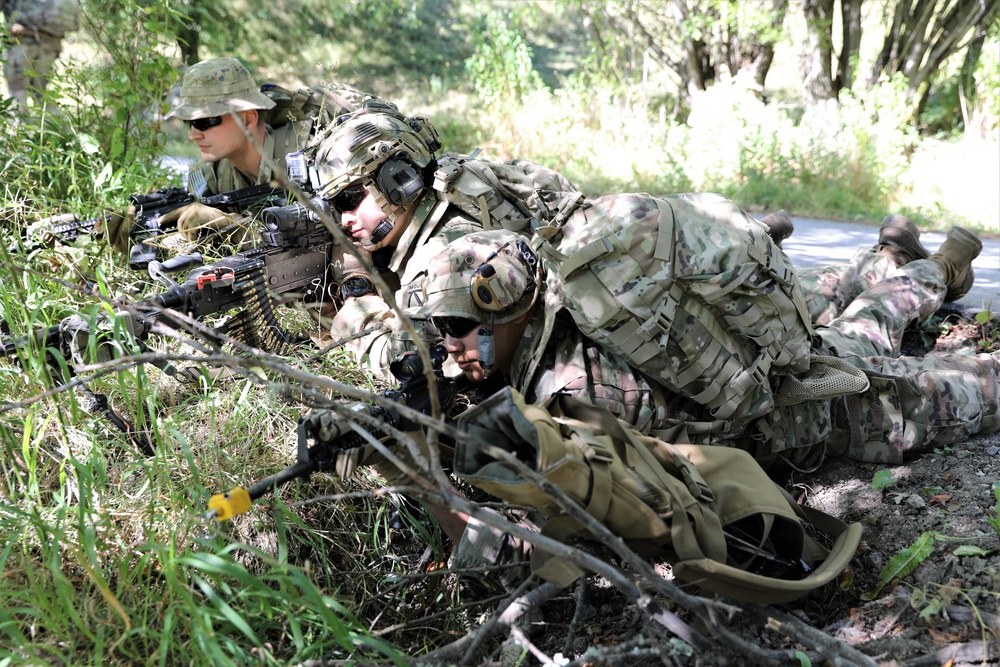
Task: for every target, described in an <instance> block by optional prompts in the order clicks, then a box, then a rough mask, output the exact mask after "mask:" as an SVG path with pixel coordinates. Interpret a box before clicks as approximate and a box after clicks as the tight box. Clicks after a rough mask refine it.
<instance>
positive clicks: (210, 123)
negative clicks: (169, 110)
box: [184, 116, 222, 132]
mask: <svg viewBox="0 0 1000 667" xmlns="http://www.w3.org/2000/svg"><path fill="white" fill-rule="evenodd" d="M184 122H185V123H187V126H188V127H193V128H194V129H196V130H198V131H199V132H204V131H205V130H210V129H212V128H213V127H217V126H219V125H222V116H209V117H208V118H195V119H194V120H186V121H184Z"/></svg>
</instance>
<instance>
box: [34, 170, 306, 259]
mask: <svg viewBox="0 0 1000 667" xmlns="http://www.w3.org/2000/svg"><path fill="white" fill-rule="evenodd" d="M128 201H129V205H130V207H132V208H133V210H134V211H135V221H134V223H133V224H132V229H131V230H130V232H129V236H130V237H131V240H132V247H131V248H130V250H129V259H128V265H129V268H131V269H133V270H137V271H145V270H147V269H148V267H149V263H150V262H152V261H154V260H156V259H158V258H159V257H160V249H159V246H158V244H157V243H156V240H157V237H159V236H160V235H162V234H165V233H167V232H170V231H173V230H174V229H176V228H177V225H176V223H165V224H163V225H161V224H160V216H161V215H164V214H166V213H169V212H170V211H173V210H176V209H178V208H181V207H182V206H187V205H188V204H191V203H193V202H195V201H200V202H201V203H202V204H205V205H206V206H210V207H212V208H217V209H219V210H221V211H225V212H227V213H243V212H245V211H247V210H248V209H251V208H255V207H260V206H267V205H271V206H274V205H278V204H284V203H285V202H286V201H287V195H286V193H285V191H284V190H282V189H281V188H273V187H271V186H270V184H268V183H264V184H261V185H253V186H251V187H249V188H243V189H241V190H231V191H229V192H223V193H221V194H217V195H209V196H206V197H201V198H200V199H196V198H195V196H194V195H192V194H191V193H189V192H188V190H187V188H181V187H169V188H163V189H160V190H157V191H156V192H151V193H149V194H136V195H131V196H130V197H129V198H128ZM113 215H115V214H114V213H112V214H108V215H101V216H98V217H96V218H90V219H88V220H77V219H72V220H67V221H64V222H59V223H56V224H53V225H50V226H49V227H48V228H47V229H45V230H44V231H45V233H47V234H51V235H52V236H54V237H55V238H57V239H59V240H60V241H62V242H63V243H73V242H74V241H76V239H77V238H79V237H80V236H81V235H83V234H90V233H93V231H94V227H95V226H97V223H98V222H106V221H107V220H108V219H109V218H111V216H113Z"/></svg>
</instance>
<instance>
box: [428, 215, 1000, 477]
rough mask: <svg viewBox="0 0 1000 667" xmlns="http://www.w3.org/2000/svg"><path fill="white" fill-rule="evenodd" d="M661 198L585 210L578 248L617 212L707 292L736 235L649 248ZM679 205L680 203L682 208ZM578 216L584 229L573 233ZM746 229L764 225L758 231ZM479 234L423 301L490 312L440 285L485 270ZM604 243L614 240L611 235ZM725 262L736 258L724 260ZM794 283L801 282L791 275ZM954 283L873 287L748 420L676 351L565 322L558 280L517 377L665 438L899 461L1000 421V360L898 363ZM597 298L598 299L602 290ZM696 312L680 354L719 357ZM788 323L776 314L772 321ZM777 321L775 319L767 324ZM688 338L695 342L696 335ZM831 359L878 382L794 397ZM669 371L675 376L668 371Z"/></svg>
mask: <svg viewBox="0 0 1000 667" xmlns="http://www.w3.org/2000/svg"><path fill="white" fill-rule="evenodd" d="M664 203H665V202H663V201H660V202H655V201H651V200H650V199H648V198H646V197H642V196H637V195H622V196H616V197H605V198H601V199H599V200H597V201H596V202H595V208H596V209H597V211H596V212H595V211H594V210H590V211H585V212H579V213H577V214H576V215H575V216H574V217H573V218H572V219H571V220H570V222H569V223H567V227H571V230H570V234H571V235H572V236H571V238H572V239H573V243H574V245H576V246H577V247H587V245H586V241H588V240H590V238H591V237H606V236H608V235H607V233H606V232H607V227H601V226H599V225H598V224H595V223H596V222H597V219H598V218H600V217H601V216H602V215H611V216H614V219H613V222H614V223H617V224H618V225H619V227H620V228H621V229H623V230H625V236H626V237H628V233H629V232H630V231H632V229H633V227H634V228H635V233H636V236H635V237H634V239H632V241H633V243H637V244H639V247H637V248H633V249H632V250H630V251H629V253H628V254H629V255H630V256H638V255H641V254H643V253H652V252H653V251H652V250H651V249H650V248H648V247H646V245H647V244H650V243H652V245H654V246H657V247H659V246H658V245H657V244H658V243H666V242H667V241H670V242H671V243H673V244H674V245H673V251H674V252H673V253H672V254H670V255H668V256H664V257H661V259H662V260H663V261H664V262H668V263H670V264H671V266H672V271H673V272H674V273H673V280H674V281H675V282H678V281H685V280H687V281H693V282H694V287H695V288H696V289H699V290H702V291H704V290H706V289H707V288H706V285H705V283H706V282H711V281H710V280H708V278H707V277H706V276H704V275H699V274H700V271H701V270H702V269H701V268H699V267H701V263H702V262H705V263H706V264H711V262H712V261H715V260H712V259H704V258H706V257H708V256H709V255H711V254H712V253H713V252H715V251H716V248H717V247H719V246H720V245H725V238H724V237H725V233H726V232H725V230H722V231H714V232H710V233H713V234H716V235H718V238H706V237H704V236H702V234H704V233H706V232H704V230H705V229H709V228H699V225H698V221H697V220H695V219H694V218H693V217H685V215H684V214H682V213H676V214H675V219H674V224H675V228H674V235H673V239H672V240H669V239H660V240H659V241H658V242H651V241H650V233H649V229H648V228H647V229H642V230H641V231H640V229H639V226H638V225H637V224H636V221H640V220H649V219H650V216H651V215H652V213H651V212H653V211H659V212H660V213H663V211H664V210H665V209H664ZM668 204H669V205H671V206H673V207H674V208H677V207H676V205H675V204H676V202H674V203H669V202H668ZM678 210H679V209H678ZM574 224H575V225H576V226H577V229H575V230H574V229H572V226H573V225H574ZM727 224H730V223H727ZM732 224H733V225H734V227H735V228H738V227H739V225H741V224H743V223H742V222H740V221H739V220H738V219H737V220H736V222H735V223H732ZM699 229H700V231H699ZM749 229H750V231H751V233H753V231H754V230H753V228H752V226H751V227H749ZM696 232H697V233H696ZM588 234H589V235H590V236H588ZM481 236H482V235H476V236H474V237H469V238H468V239H464V240H463V241H462V242H460V243H458V244H456V245H454V246H452V248H450V249H449V251H448V252H446V253H443V254H442V255H441V256H439V257H438V258H436V259H435V260H434V261H433V262H432V263H431V264H430V265H429V266H430V269H429V276H428V278H427V279H426V280H425V299H426V301H427V304H426V305H425V306H424V307H423V308H421V311H420V312H421V314H423V315H427V316H442V315H451V316H457V317H464V318H472V319H477V320H478V321H481V322H488V321H489V320H488V316H487V314H486V313H484V312H482V311H480V312H479V313H478V316H477V315H476V307H475V306H474V305H472V299H471V298H470V297H469V295H468V290H467V289H466V290H463V289H462V288H461V285H462V284H469V281H468V280H467V279H463V278H458V279H455V280H454V281H453V284H454V285H456V286H458V287H457V288H456V289H455V290H453V291H452V293H451V294H445V293H444V292H440V293H435V292H434V290H435V289H436V288H435V287H434V286H435V285H438V284H440V283H439V282H436V281H439V280H440V279H441V276H443V275H447V274H448V273H449V272H451V271H454V270H455V267H456V266H460V265H461V262H462V261H468V262H470V263H471V265H472V266H473V268H474V267H475V265H476V261H473V260H464V259H462V258H463V257H464V256H465V255H468V254H469V244H470V243H472V242H474V241H480V239H481ZM581 240H582V241H584V244H583V245H582V246H580V245H579V244H580V241H581ZM499 242H500V240H499V239H495V240H492V241H490V243H493V244H494V245H496V244H498V243H499ZM595 242H597V243H598V244H600V243H603V241H601V240H600V239H597V240H596V241H595ZM558 250H560V251H562V253H563V256H566V255H570V253H569V252H568V249H567V248H566V247H565V245H564V244H560V245H559V246H558ZM595 252H596V251H595ZM477 253H478V251H477ZM706 253H707V254H706ZM570 256H571V255H570ZM543 257H544V255H543ZM671 260H672V262H671ZM480 261H481V260H480ZM722 261H723V262H725V258H723V260H722ZM543 264H546V265H547V266H548V269H549V276H550V277H551V275H552V272H553V271H555V272H557V273H559V272H566V270H567V267H566V265H565V264H563V265H559V264H555V263H547V260H546V261H543ZM465 266H469V264H465ZM621 268H622V267H620V266H619V267H618V269H619V270H621ZM724 268H727V269H731V268H733V267H732V266H728V267H724ZM603 275H605V276H610V277H611V279H615V280H622V281H624V282H621V283H617V284H615V285H610V284H606V285H605V288H606V289H608V290H610V291H611V292H612V293H614V294H616V295H618V296H619V297H620V298H623V299H627V298H630V295H631V298H632V300H633V301H635V300H636V299H638V298H640V296H645V295H648V294H649V286H648V285H647V284H645V283H644V282H643V281H641V280H640V281H636V280H635V279H633V278H631V276H632V275H633V274H631V273H629V272H627V271H622V272H621V273H620V274H618V275H613V274H610V273H606V274H603ZM719 275H720V276H721V275H724V272H723V273H719ZM744 275H749V274H744ZM786 277H787V279H788V282H790V283H791V284H793V285H794V283H795V280H794V276H786ZM945 282H946V281H945V278H944V275H943V272H942V270H941V268H940V266H939V264H938V263H937V262H935V261H932V260H919V261H915V262H911V263H910V264H908V265H906V266H905V267H903V268H901V269H900V270H899V271H897V272H896V274H895V275H893V276H891V277H890V278H889V279H887V280H885V281H883V282H881V283H879V284H877V285H874V286H873V287H872V288H870V289H869V290H866V291H865V292H864V293H862V294H861V295H860V296H859V297H858V298H857V299H855V300H854V301H853V303H852V304H851V305H850V306H849V307H848V308H847V310H846V311H845V312H844V314H843V315H842V316H841V317H839V318H836V319H834V320H833V321H831V323H830V326H829V327H820V328H819V329H818V330H817V332H816V336H815V337H814V338H813V339H812V340H813V345H812V347H811V349H810V350H809V353H810V360H811V363H810V364H807V365H806V366H805V367H801V366H799V365H796V364H792V363H787V364H785V365H782V366H778V365H774V366H772V371H771V372H770V373H769V375H768V384H769V385H770V392H769V393H772V394H773V396H774V403H773V404H772V405H770V406H768V404H767V402H766V401H763V402H760V401H758V404H759V405H762V406H763V407H762V408H761V409H760V410H758V411H757V412H750V413H748V416H749V419H747V420H746V421H745V422H744V423H742V424H741V423H739V421H737V420H734V418H733V417H731V416H722V417H720V413H719V412H718V411H717V410H716V409H715V408H713V407H712V406H711V405H709V404H708V401H707V399H706V398H705V395H704V393H703V392H702V393H697V392H696V390H698V389H701V388H702V386H701V385H696V384H693V383H688V384H682V383H681V382H678V381H677V378H678V376H680V375H683V371H686V368H678V367H673V366H672V364H674V363H677V362H676V360H675V357H674V356H673V353H671V352H670V350H672V349H674V348H672V347H669V348H668V349H667V351H665V352H663V353H661V359H659V360H658V363H661V366H662V364H663V363H665V364H666V366H665V367H663V370H657V371H654V372H652V373H650V372H649V371H648V368H649V366H641V365H637V364H636V363H634V362H630V361H629V360H628V358H627V357H626V356H625V355H623V354H620V353H616V352H615V351H613V350H612V339H613V338H614V332H613V331H612V332H611V334H610V335H609V334H608V332H606V331H602V332H601V335H602V337H600V338H593V339H592V338H590V337H588V335H590V334H588V335H584V333H583V331H582V330H581V328H580V326H579V321H578V320H577V321H574V320H573V319H572V318H570V317H566V315H568V314H570V313H569V311H568V310H567V307H566V302H565V300H564V298H563V297H562V296H560V295H559V294H555V293H553V292H552V287H553V285H556V286H558V285H559V283H553V282H552V281H551V280H549V282H548V283H547V284H548V285H549V289H548V290H546V294H545V295H544V297H540V301H541V303H543V304H544V308H540V309H538V310H537V311H536V312H535V314H534V315H533V316H532V319H531V321H530V322H529V325H528V326H527V328H526V330H525V333H524V340H523V341H522V342H521V344H520V345H519V346H518V347H517V348H516V352H515V353H514V358H513V360H512V362H511V367H510V383H511V384H512V386H513V387H514V388H515V389H517V390H518V391H519V392H521V393H522V394H523V395H525V397H526V398H528V400H531V401H533V402H541V401H544V400H545V399H546V398H547V397H549V396H551V395H553V394H555V393H556V392H560V391H565V392H569V393H572V394H575V395H578V396H581V397H584V398H587V399H589V400H591V401H593V402H595V403H599V404H601V405H603V406H606V407H608V408H610V409H611V411H612V412H613V413H615V414H616V416H618V417H619V418H621V419H624V420H625V421H627V422H629V423H631V424H633V425H635V426H637V427H638V428H640V429H641V430H642V431H644V432H647V433H650V434H652V435H655V436H656V437H658V438H660V439H663V440H668V441H674V442H694V443H701V444H707V443H712V444H726V445H730V446H738V447H741V448H744V449H748V450H750V451H751V452H753V453H754V454H755V456H757V457H759V458H760V459H761V460H763V461H769V460H772V459H773V458H774V457H776V456H781V457H783V458H785V459H786V460H788V461H790V462H792V463H794V464H798V465H817V464H818V463H819V462H821V461H822V457H823V455H824V454H825V453H826V452H827V451H828V450H829V451H830V452H831V453H835V454H842V455H846V456H850V457H852V458H856V459H860V460H866V461H885V462H896V461H899V460H900V459H901V458H902V456H903V455H904V454H905V453H907V452H914V451H921V450H924V449H927V448H929V447H932V446H936V445H941V444H948V443H951V442H955V441H956V440H959V439H961V438H965V437H967V436H968V435H969V434H971V433H977V432H990V431H995V430H998V429H1000V380H998V374H1000V358H998V355H977V356H975V357H965V356H958V355H941V356H935V357H933V358H930V357H929V358H924V359H915V358H898V359H897V358H893V357H896V356H897V355H898V351H899V347H898V345H899V336H900V335H901V333H902V330H903V328H905V326H906V325H907V324H908V323H910V322H912V321H914V320H916V319H919V318H921V317H924V316H926V315H927V314H929V313H932V312H934V310H936V309H937V307H938V306H939V305H940V303H941V302H942V300H943V298H944V295H945V292H946V291H947V286H946V284H945ZM566 283H568V281H566ZM428 285H429V286H431V288H430V290H429V288H428ZM564 286H565V285H564ZM616 288H617V289H616ZM795 290H797V287H793V288H792V291H793V292H794V291H795ZM590 293H591V294H593V295H596V292H593V291H591V292H590ZM726 294H727V295H728V296H729V297H730V299H729V301H728V303H729V304H730V305H731V306H732V307H733V308H734V309H738V308H739V307H743V306H745V305H746V302H748V301H749V302H752V301H753V299H754V298H757V297H753V296H752V295H751V294H749V293H746V292H743V291H741V290H740V289H738V288H736V286H730V287H729V291H728V292H727V293H726ZM765 294H766V293H765ZM793 296H794V294H793ZM741 301H743V302H744V303H740V302H741ZM595 303H596V302H595ZM720 303H727V302H725V301H720ZM679 304H680V305H678V306H677V309H678V313H679V312H680V311H681V310H683V309H684V308H689V309H690V307H689V306H688V305H687V304H685V302H684V301H683V300H681V301H679ZM691 310H692V312H698V315H699V317H700V318H701V319H698V318H695V317H689V316H683V317H682V316H681V315H680V314H675V317H674V320H673V328H671V329H670V338H671V339H672V341H673V343H676V344H677V345H679V346H680V347H682V348H683V347H685V345H688V344H690V343H691V342H692V340H698V341H699V342H698V347H697V349H698V350H708V351H709V352H711V349H712V348H711V345H709V344H708V343H709V342H710V341H711V340H712V339H711V338H707V339H702V338H701V337H703V336H704V335H705V334H702V333H700V332H701V331H713V328H712V327H713V326H717V325H710V324H709V323H708V322H707V321H706V320H705V318H706V317H710V315H709V314H708V313H707V311H695V310H693V309H691ZM553 311H554V312H553ZM592 314H593V315H594V316H595V317H596V318H597V319H598V320H602V319H603V315H604V313H603V312H601V311H594V312H593V313H592ZM777 317H778V316H777V315H770V316H766V315H765V316H762V319H764V320H768V319H774V318H777ZM734 322H737V320H734ZM777 324H778V323H776V322H771V323H765V325H764V328H765V329H767V328H771V327H773V326H774V325H777ZM733 326H735V325H733ZM706 327H707V328H706ZM777 328H778V330H779V331H781V330H789V331H791V330H794V328H795V325H789V324H787V323H786V324H784V325H779V326H778V327H777ZM716 335H718V336H721V335H722V334H716ZM696 337H697V338H696ZM684 339H688V341H687V343H686V342H685V340H684ZM595 341H598V342H595ZM833 354H836V355H838V356H843V357H844V358H845V359H846V360H847V362H849V364H850V366H849V367H847V364H843V363H842V362H838V361H837V360H836V358H834V357H832V356H831V355H833ZM704 356H705V357H707V358H705V359H700V358H698V356H697V355H693V358H694V359H695V361H696V362H699V363H703V364H704V366H705V367H706V368H707V369H708V375H709V376H712V375H717V374H719V373H721V372H722V371H723V369H721V368H717V367H716V366H715V364H716V363H717V359H719V358H722V356H721V355H719V353H718V352H715V353H712V354H711V355H709V354H705V355H704ZM677 358H678V359H679V358H680V357H677ZM730 358H734V357H730ZM824 360H828V361H824ZM828 364H830V365H831V367H836V366H837V365H838V364H840V365H841V370H842V372H845V373H847V375H848V377H852V376H851V375H850V373H849V370H850V368H857V369H860V370H861V371H862V372H863V374H864V378H862V380H863V384H864V385H865V386H867V389H863V388H859V386H858V385H854V387H853V389H851V390H849V391H839V392H838V391H833V392H832V393H827V394H826V396H827V397H826V398H815V397H810V396H814V395H815V393H816V392H815V386H817V385H813V389H810V388H809V387H806V389H805V393H804V394H803V395H800V396H798V397H796V396H795V395H794V391H793V390H794V389H795V388H796V387H797V386H798V385H808V384H809V383H810V382H811V381H812V379H814V378H816V377H819V378H821V379H822V378H823V371H824V369H825V368H826V367H827V365H828ZM844 367H847V369H846V370H844ZM657 368H660V367H657ZM671 368H673V373H674V375H673V376H670V369H671ZM775 371H778V372H775ZM834 377H835V378H836V375H835V376H834ZM853 377H855V378H857V375H854V376H853ZM670 380H673V381H674V382H673V387H670V385H669V384H667V383H668V382H669V381H670ZM820 385H822V383H820ZM845 386H847V385H845ZM671 389H673V391H671ZM763 389H766V387H764V388H763ZM826 389H829V387H826ZM760 391H761V388H757V389H754V388H753V387H751V389H749V390H747V392H746V393H747V395H750V394H753V393H754V392H757V393H760ZM838 394H839V395H838ZM741 396H742V394H741ZM802 396H805V398H804V399H803V398H802ZM734 414H735V415H736V416H738V415H739V413H734Z"/></svg>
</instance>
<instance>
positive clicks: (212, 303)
mask: <svg viewBox="0 0 1000 667" xmlns="http://www.w3.org/2000/svg"><path fill="white" fill-rule="evenodd" d="M313 204H314V205H315V206H316V207H318V208H319V210H321V211H322V210H325V209H326V207H327V206H328V204H326V202H324V201H322V200H320V199H316V200H313ZM261 222H262V224H263V230H262V231H261V235H260V238H261V244H260V245H259V246H258V247H257V248H254V249H252V250H248V251H246V252H242V253H237V254H235V255H232V256H230V257H226V258H223V259H221V260H219V261H217V262H214V263H212V264H208V265H204V266H197V267H196V268H193V269H190V270H189V272H188V274H187V277H186V279H185V280H184V281H183V282H182V283H177V282H176V281H174V280H173V279H172V278H170V276H169V273H170V272H172V271H177V270H183V269H184V268H188V267H190V265H191V264H200V263H201V256H200V255H191V256H181V257H175V258H172V259H170V260H167V261H166V262H159V261H156V260H153V261H151V262H150V264H149V267H148V270H149V272H150V275H151V276H153V277H154V278H156V279H158V280H161V281H163V282H166V283H168V284H169V285H170V287H169V289H167V290H166V291H164V292H161V293H160V294H157V295H155V296H152V297H149V298H146V299H143V300H141V301H138V302H135V303H132V304H120V305H119V306H120V307H119V308H118V310H117V312H118V314H119V315H121V316H123V318H124V320H125V328H126V329H127V331H128V333H129V334H130V336H131V337H132V338H133V339H134V340H136V341H138V343H139V345H140V348H143V347H144V340H145V339H146V337H147V336H148V334H149V332H150V331H151V330H152V327H153V326H154V325H156V324H160V325H165V326H168V327H171V328H174V329H182V328H183V326H184V323H183V322H181V321H180V318H178V317H176V315H175V313H177V312H179V313H182V314H183V315H186V316H188V317H191V318H193V319H195V320H199V321H203V320H204V318H206V317H208V316H210V315H217V314H227V313H233V316H232V317H230V318H228V319H227V321H226V322H225V324H222V325H220V326H218V327H216V328H215V329H213V330H212V331H213V332H215V333H217V334H224V335H226V336H229V337H231V338H234V339H236V340H238V341H240V342H242V343H245V344H246V345H250V346H252V347H256V348H258V349H261V350H264V351H266V352H270V353H273V354H282V353H284V352H285V351H287V349H288V347H289V346H291V345H295V344H297V343H300V342H303V341H304V340H306V339H302V338H298V337H295V336H293V335H291V334H289V333H288V332H286V331H285V330H284V329H283V328H282V326H281V324H280V323H279V322H278V319H277V316H276V314H275V310H274V303H273V301H272V294H287V293H291V292H295V293H297V294H299V295H300V298H301V299H302V300H303V301H305V302H312V303H317V302H321V301H324V300H325V299H326V298H327V297H328V296H329V294H330V290H329V289H328V288H329V285H328V281H327V270H328V267H329V261H330V259H329V256H330V249H331V248H332V246H333V245H334V240H333V237H332V236H331V235H330V232H329V230H327V229H326V227H325V226H324V225H323V224H322V222H320V221H319V219H318V216H316V215H314V214H313V213H312V212H311V211H310V210H309V209H308V208H307V207H305V206H302V205H299V204H293V205H291V206H280V207H269V208H267V209H264V210H263V211H262V212H261ZM102 323H103V325H104V328H105V329H107V330H106V331H97V332H91V331H89V330H88V329H89V327H88V324H87V323H86V322H85V321H84V320H83V318H81V317H79V316H78V315H76V316H70V317H68V318H66V319H64V320H63V321H62V322H60V323H59V324H56V325H54V326H51V327H48V328H47V329H40V330H38V331H35V332H33V333H31V334H29V335H27V336H23V337H21V338H17V339H14V340H5V341H3V345H2V351H0V357H10V356H14V355H16V354H17V353H18V352H19V351H20V352H23V353H26V354H33V353H36V352H37V351H38V350H43V351H44V353H45V355H46V356H47V357H48V358H49V359H50V361H54V360H55V357H54V355H59V356H61V357H62V358H63V359H73V358H74V357H75V356H76V355H77V354H78V353H79V352H80V351H81V350H83V349H85V347H87V346H89V344H90V343H89V341H90V337H91V336H92V335H96V336H97V339H98V341H97V342H98V344H97V351H98V353H99V354H101V355H104V356H108V355H116V354H117V352H116V351H114V350H111V351H109V349H110V348H111V347H113V346H112V345H106V344H105V343H109V342H113V341H111V340H109V339H111V338H112V336H111V335H110V334H111V327H110V326H109V325H110V322H108V320H107V319H104V320H102ZM81 333H85V334H87V335H86V336H85V337H81V335H80V334H81ZM211 342H212V343H214V344H219V345H220V346H221V344H222V342H223V339H222V337H221V336H219V338H218V339H216V340H212V341H211ZM162 368H163V369H164V370H165V371H167V372H170V371H168V370H167V368H166V367H162ZM110 416H111V415H109V417H110ZM112 421H113V422H115V425H116V426H117V427H118V428H119V429H121V430H123V431H124V432H126V433H132V432H133V431H134V430H133V429H131V427H128V428H127V429H126V428H122V426H121V425H120V424H119V423H118V422H117V421H116V419H114V418H113V419H112ZM126 426H127V424H126ZM139 447H140V449H142V450H143V451H144V452H147V453H149V452H148V451H147V450H148V445H146V446H143V445H141V444H140V445H139Z"/></svg>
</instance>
